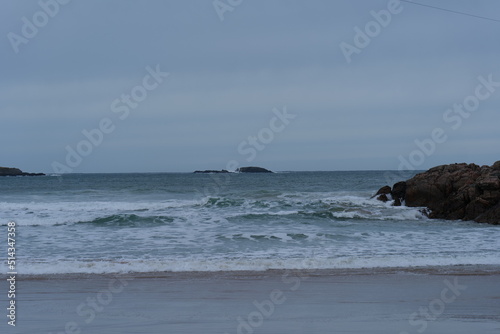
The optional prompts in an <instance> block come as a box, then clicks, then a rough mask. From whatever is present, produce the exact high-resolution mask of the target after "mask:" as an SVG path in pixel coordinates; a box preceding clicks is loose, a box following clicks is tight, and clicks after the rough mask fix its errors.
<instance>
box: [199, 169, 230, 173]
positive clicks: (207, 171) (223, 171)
mask: <svg viewBox="0 0 500 334" xmlns="http://www.w3.org/2000/svg"><path fill="white" fill-rule="evenodd" d="M194 173H195V174H220V173H229V171H227V170H225V169H222V170H213V169H206V170H195V171H194Z"/></svg>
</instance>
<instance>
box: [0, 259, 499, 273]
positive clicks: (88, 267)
mask: <svg viewBox="0 0 500 334" xmlns="http://www.w3.org/2000/svg"><path fill="white" fill-rule="evenodd" d="M454 265H495V266H498V265H500V259H499V258H498V256H496V255H494V254H490V255H484V256H461V257H455V256H438V257H429V256H414V255H412V256H398V255H394V256H384V257H354V256H345V257H337V258H334V257H331V258H318V257H308V258H291V259H283V258H262V259H258V258H257V259H251V258H250V259H247V258H239V259H185V258H183V259H178V260H121V261H60V262H57V263H54V262H51V263H47V262H24V261H19V267H18V273H19V274H28V275H44V274H76V273H81V274H106V273H131V272H138V273H140V272H168V271H171V272H181V271H188V272H189V271H208V272H210V271H241V270H249V271H264V270H269V269H309V270H314V269H362V268H397V267H402V268H411V267H426V266H454ZM0 270H1V271H2V272H7V266H6V265H5V263H2V264H1V265H0Z"/></svg>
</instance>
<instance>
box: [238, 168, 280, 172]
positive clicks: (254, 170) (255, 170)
mask: <svg viewBox="0 0 500 334" xmlns="http://www.w3.org/2000/svg"><path fill="white" fill-rule="evenodd" d="M236 172H238V173H272V172H271V171H270V170H269V169H265V168H262V167H240V168H238V169H237V170H236Z"/></svg>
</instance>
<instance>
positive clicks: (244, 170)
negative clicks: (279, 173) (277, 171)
mask: <svg viewBox="0 0 500 334" xmlns="http://www.w3.org/2000/svg"><path fill="white" fill-rule="evenodd" d="M194 173H195V174H220V173H232V172H229V171H227V170H225V169H222V170H213V169H207V170H196V171H194ZM236 173H272V171H270V170H268V169H265V168H262V167H240V168H238V169H237V170H236Z"/></svg>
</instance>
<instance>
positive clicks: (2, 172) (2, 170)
mask: <svg viewBox="0 0 500 334" xmlns="http://www.w3.org/2000/svg"><path fill="white" fill-rule="evenodd" d="M43 175H45V174H44V173H25V172H23V171H22V170H20V169H19V168H10V167H0V176H43Z"/></svg>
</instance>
